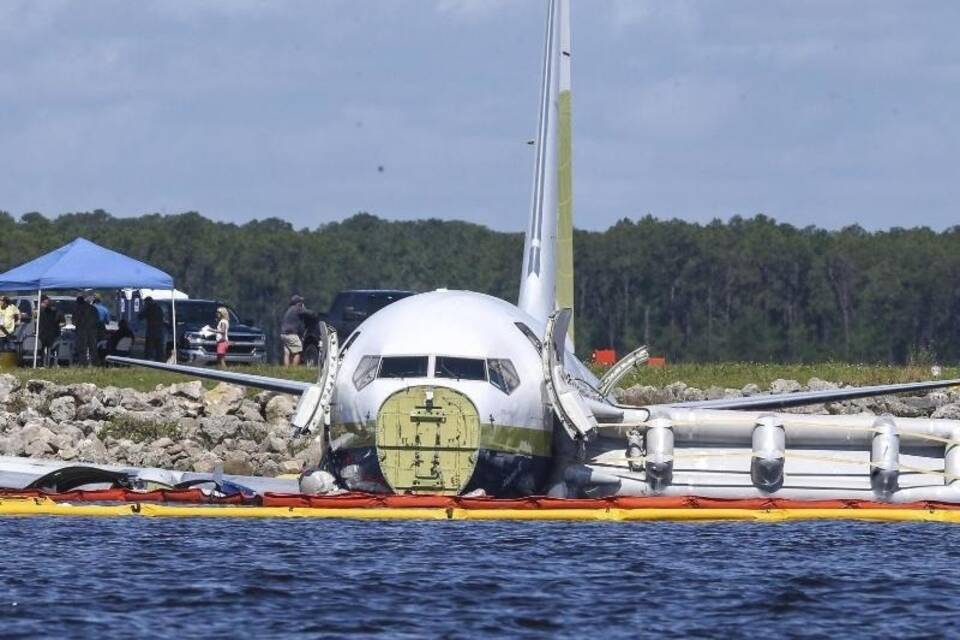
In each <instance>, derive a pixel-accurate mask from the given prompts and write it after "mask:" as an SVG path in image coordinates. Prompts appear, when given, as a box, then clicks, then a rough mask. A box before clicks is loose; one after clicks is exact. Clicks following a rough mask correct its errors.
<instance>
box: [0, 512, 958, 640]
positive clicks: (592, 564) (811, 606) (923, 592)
mask: <svg viewBox="0 0 960 640" xmlns="http://www.w3.org/2000/svg"><path fill="white" fill-rule="evenodd" d="M958 568H960V527H956V526H949V525H939V524H891V523H884V524H871V523H856V522H807V523H779V524H761V523H715V524H703V523H564V522H557V523H553V522H359V521H358V522H353V521H318V520H300V521H298V520H257V521H236V520H212V519H210V520H204V519H187V520H176V519H146V518H122V519H119V518H118V519H86V518H70V519H54V518H45V517H36V518H22V519H16V518H0V636H2V637H4V638H13V637H37V636H47V637H54V636H55V637H124V638H132V637H141V638H142V637H159V636H165V637H174V636H175V637H185V636H187V637H200V638H231V637H273V638H281V637H290V636H300V637H327V636H347V635H349V636H389V637H417V638H420V637H424V636H431V637H437V636H440V637H472V636H485V635H497V636H507V637H522V636H527V637H544V636H551V637H574V636H585V635H589V636H591V637H596V638H607V637H629V638H635V637H666V638H674V637H679V636H684V637H691V636H696V637H727V638H739V637H764V638H770V637H776V636H781V635H784V636H788V637H826V636H850V635H858V636H864V635H867V636H894V635H896V636H900V637H944V636H947V637H949V636H955V637H956V636H960V587H958V586H957V583H958V579H957V577H956V576H957V574H958Z"/></svg>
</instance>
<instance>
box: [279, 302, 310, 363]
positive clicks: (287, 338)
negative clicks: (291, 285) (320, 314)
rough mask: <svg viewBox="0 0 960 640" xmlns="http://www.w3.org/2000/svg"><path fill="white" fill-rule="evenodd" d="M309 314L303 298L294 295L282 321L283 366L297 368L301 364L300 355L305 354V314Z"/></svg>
mask: <svg viewBox="0 0 960 640" xmlns="http://www.w3.org/2000/svg"><path fill="white" fill-rule="evenodd" d="M304 313H308V311H307V309H306V308H305V307H304V306H303V298H302V297H300V296H299V295H296V294H294V295H293V296H291V297H290V306H288V307H287V310H286V311H285V312H284V314H283V319H282V320H281V321H280V342H281V343H282V344H283V366H285V367H291V366H292V367H296V366H297V365H299V364H300V354H301V353H303V340H301V339H300V336H301V335H303V331H304V325H303V314H304Z"/></svg>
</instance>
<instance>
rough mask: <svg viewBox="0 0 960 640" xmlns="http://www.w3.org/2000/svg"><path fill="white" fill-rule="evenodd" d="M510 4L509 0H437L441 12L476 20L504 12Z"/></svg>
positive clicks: (460, 18) (462, 18) (438, 9)
mask: <svg viewBox="0 0 960 640" xmlns="http://www.w3.org/2000/svg"><path fill="white" fill-rule="evenodd" d="M509 4H510V3H509V1H508V0H437V2H436V5H435V6H436V9H437V11H438V12H439V13H441V14H444V15H449V16H452V17H454V18H456V19H458V20H463V21H476V20H485V19H488V18H490V17H492V16H494V15H496V14H498V13H502V12H503V10H504V8H506V7H507V6H508V5H509Z"/></svg>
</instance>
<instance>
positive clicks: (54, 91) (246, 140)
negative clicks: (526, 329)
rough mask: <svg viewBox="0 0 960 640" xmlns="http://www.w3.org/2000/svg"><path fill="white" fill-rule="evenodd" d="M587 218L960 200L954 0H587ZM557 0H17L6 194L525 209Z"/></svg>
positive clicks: (5, 53) (926, 210) (238, 209)
mask: <svg viewBox="0 0 960 640" xmlns="http://www.w3.org/2000/svg"><path fill="white" fill-rule="evenodd" d="M572 5H573V8H572V14H573V19H572V32H573V47H572V48H573V57H572V65H573V71H572V73H573V123H574V124H573V127H574V131H573V136H574V138H573V144H574V209H575V212H574V216H575V224H576V225H577V226H578V227H580V228H587V229H604V228H607V227H608V226H610V225H611V224H613V223H614V222H616V221H617V220H619V219H621V218H624V217H631V218H636V217H640V216H644V215H647V214H652V215H654V216H657V217H660V218H674V217H676V218H680V219H684V220H690V221H696V222H707V221H709V220H711V219H713V218H721V219H727V218H729V217H730V216H733V215H741V216H752V215H754V214H757V213H763V214H766V215H769V216H772V217H774V218H776V219H777V220H780V221H783V222H789V223H792V224H795V225H798V226H806V225H817V226H822V227H827V228H831V229H833V228H840V227H843V226H846V225H850V224H860V225H862V226H864V227H866V228H868V229H878V228H888V227H892V226H916V225H926V226H930V227H933V228H934V229H943V228H946V227H949V226H952V225H955V224H957V223H960V218H958V215H957V213H958V209H957V204H956V203H957V202H958V200H960V198H958V196H960V174H958V167H960V164H958V162H957V155H958V151H960V118H958V117H957V114H958V113H960V110H958V108H957V107H958V106H960V82H958V80H960V38H957V37H956V25H957V24H960V3H955V2H949V1H947V0H943V1H940V2H930V1H925V0H918V1H916V2H910V3H904V2H893V1H885V0H860V1H858V0H845V1H844V2H835V1H834V0H806V1H804V2H794V1H761V0H756V1H754V2H744V1H738V0H717V1H710V0H702V1H698V2H687V1H685V0H672V1H670V2H666V1H664V2H649V1H642V0H622V1H620V0H572ZM544 19H545V3H544V2H543V1H540V0H509V1H504V0H343V1H341V0H309V1H307V0H303V1H295V0H289V1H286V0H269V1H259V0H207V1H204V2H199V1H197V2H187V1H182V0H181V1H174V0H169V1H165V2H156V1H151V0H146V1H141V2H129V1H128V0H115V1H114V0H87V1H85V2H71V1H69V0H3V1H2V2H0V60H2V61H3V62H2V64H0V210H6V211H9V212H10V213H12V214H14V215H21V214H23V213H26V212H29V211H40V212H43V213H44V214H46V215H48V216H55V215H58V214H61V213H66V212H71V211H88V210H93V209H97V208H101V209H105V210H107V211H109V212H111V213H113V214H114V215H118V216H128V215H140V214H144V213H151V212H161V213H179V212H183V211H199V212H200V213H202V214H204V215H206V216H208V217H211V218H214V219H217V220H225V221H235V222H238V223H242V222H245V221H248V220H251V219H254V218H261V219H262V218H266V217H280V218H283V219H286V220H289V221H290V222H292V223H293V224H294V225H296V226H298V227H310V228H313V227H316V226H318V225H321V224H325V223H328V222H332V221H336V220H341V219H343V218H345V217H347V216H349V215H352V214H353V213H355V212H357V211H368V212H370V213H373V214H375V215H378V216H381V217H384V218H388V219H416V218H428V217H435V218H443V219H460V220H468V221H471V222H477V223H480V224H484V225H488V226H490V227H493V228H495V229H500V230H508V231H520V230H522V229H523V228H524V227H525V222H526V217H527V212H528V208H529V200H530V185H531V178H532V171H533V147H532V146H530V145H528V144H527V141H528V140H529V139H531V138H532V137H533V135H534V132H535V130H536V120H537V101H538V93H539V81H540V78H539V73H540V65H541V56H542V46H543V29H544Z"/></svg>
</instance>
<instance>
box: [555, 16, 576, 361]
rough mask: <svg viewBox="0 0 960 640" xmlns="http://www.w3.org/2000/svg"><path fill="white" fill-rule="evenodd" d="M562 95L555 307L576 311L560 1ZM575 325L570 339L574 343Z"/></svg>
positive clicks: (565, 38)
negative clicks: (574, 304)
mask: <svg viewBox="0 0 960 640" xmlns="http://www.w3.org/2000/svg"><path fill="white" fill-rule="evenodd" d="M559 18H560V25H559V31H560V61H559V66H560V87H559V88H560V92H559V95H558V100H559V104H558V112H559V120H558V126H559V140H558V142H559V147H558V149H557V153H558V158H557V160H558V163H557V164H558V171H559V173H558V176H557V208H558V218H557V275H556V279H557V282H556V291H557V294H556V297H557V300H556V306H557V308H558V309H563V308H568V309H571V310H572V309H573V142H572V132H573V126H572V119H571V99H570V0H560V13H559ZM573 321H574V317H573V316H571V317H570V325H569V327H568V328H567V335H568V336H569V338H570V341H571V344H572V342H573V333H574V332H573Z"/></svg>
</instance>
